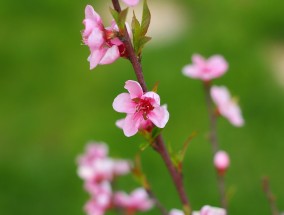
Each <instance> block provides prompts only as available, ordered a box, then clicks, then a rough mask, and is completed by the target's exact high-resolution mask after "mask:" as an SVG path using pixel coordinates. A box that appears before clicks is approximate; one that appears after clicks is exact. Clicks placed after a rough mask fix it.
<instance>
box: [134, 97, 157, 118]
mask: <svg viewBox="0 0 284 215" xmlns="http://www.w3.org/2000/svg"><path fill="white" fill-rule="evenodd" d="M153 109H154V107H153V105H152V104H151V98H145V99H139V101H138V102H137V106H136V113H138V112H140V113H142V114H143V118H144V119H145V120H147V119H148V118H147V115H148V114H149V112H150V111H152V110H153Z"/></svg>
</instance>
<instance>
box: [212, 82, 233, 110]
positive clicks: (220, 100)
mask: <svg viewBox="0 0 284 215" xmlns="http://www.w3.org/2000/svg"><path fill="white" fill-rule="evenodd" d="M210 94H211V98H212V100H213V101H214V103H215V104H216V105H217V106H221V105H223V104H226V103H228V102H229V101H230V100H231V95H230V92H229V90H228V89H227V87H224V86H220V87H218V86H213V87H211V89H210Z"/></svg>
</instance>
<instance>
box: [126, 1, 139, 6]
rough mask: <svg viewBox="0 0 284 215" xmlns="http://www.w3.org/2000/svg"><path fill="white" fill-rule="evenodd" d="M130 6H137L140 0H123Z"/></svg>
mask: <svg viewBox="0 0 284 215" xmlns="http://www.w3.org/2000/svg"><path fill="white" fill-rule="evenodd" d="M122 1H123V2H124V3H125V4H127V5H128V6H135V5H137V4H138V3H139V1H140V0H122Z"/></svg>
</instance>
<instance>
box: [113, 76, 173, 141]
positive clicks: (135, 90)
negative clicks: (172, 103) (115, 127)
mask: <svg viewBox="0 0 284 215" xmlns="http://www.w3.org/2000/svg"><path fill="white" fill-rule="evenodd" d="M124 88H125V89H127V90H128V92H129V93H121V94H119V95H118V96H117V97H116V98H115V99H114V101H113V108H114V110H116V111H117V112H120V113H126V114H127V115H126V118H125V120H124V122H122V123H121V122H120V123H119V125H121V126H122V128H123V132H124V134H125V136H127V137H129V136H133V135H134V134H136V133H137V132H138V130H139V129H140V128H141V126H142V127H143V125H144V124H147V123H149V122H152V123H153V124H154V125H156V126H157V127H159V128H163V127H165V125H166V124H167V122H168V120H169V112H168V110H167V107H166V106H165V105H164V106H161V105H160V96H159V95H158V94H157V93H155V92H147V93H144V92H143V90H142V88H141V86H140V84H139V83H138V82H136V81H132V80H129V81H126V82H125V86H124Z"/></svg>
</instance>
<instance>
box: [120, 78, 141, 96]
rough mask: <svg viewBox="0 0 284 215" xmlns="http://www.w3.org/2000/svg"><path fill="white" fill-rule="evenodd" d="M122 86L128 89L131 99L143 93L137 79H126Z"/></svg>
mask: <svg viewBox="0 0 284 215" xmlns="http://www.w3.org/2000/svg"><path fill="white" fill-rule="evenodd" d="M124 88H125V89H127V90H128V92H129V94H130V98H131V99H135V98H140V97H141V96H142V95H143V90H142V87H141V86H140V84H139V83H138V82H137V81H132V80H129V81H126V82H125V85H124Z"/></svg>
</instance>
